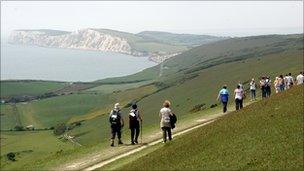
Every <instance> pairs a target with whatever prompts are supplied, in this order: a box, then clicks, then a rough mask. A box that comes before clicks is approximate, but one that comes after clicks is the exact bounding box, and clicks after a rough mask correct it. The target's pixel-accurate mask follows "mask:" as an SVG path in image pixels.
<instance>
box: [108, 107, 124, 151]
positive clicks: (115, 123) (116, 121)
mask: <svg viewBox="0 0 304 171" xmlns="http://www.w3.org/2000/svg"><path fill="white" fill-rule="evenodd" d="M109 122H110V124H111V133H112V137H111V146H112V147H113V146H114V139H115V136H116V134H117V138H118V144H123V143H122V141H121V129H122V127H123V126H124V120H123V118H122V114H121V111H120V109H119V103H116V104H115V106H114V109H113V110H112V111H111V113H110V116H109Z"/></svg>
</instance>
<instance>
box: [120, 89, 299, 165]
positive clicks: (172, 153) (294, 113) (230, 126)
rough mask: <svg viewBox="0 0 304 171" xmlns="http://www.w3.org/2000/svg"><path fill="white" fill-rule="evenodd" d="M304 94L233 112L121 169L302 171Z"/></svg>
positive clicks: (294, 92)
mask: <svg viewBox="0 0 304 171" xmlns="http://www.w3.org/2000/svg"><path fill="white" fill-rule="evenodd" d="M303 90H304V89H303V87H296V88H294V89H291V90H290V91H287V92H284V93H281V94H278V95H276V96H273V97H271V98H270V99H267V100H263V101H260V102H258V103H255V104H253V105H250V106H248V107H246V108H244V109H243V110H241V111H237V112H233V113H231V114H229V115H227V116H225V117H223V118H222V119H220V120H218V121H217V122H214V123H212V124H210V125H207V126H205V127H202V128H199V129H197V130H194V131H192V132H190V133H188V134H186V135H183V136H181V137H178V138H176V139H174V141H173V142H172V143H169V144H165V145H162V146H161V147H160V148H159V149H157V150H155V151H154V152H152V153H150V154H147V155H145V156H143V157H141V158H138V159H137V160H136V161H133V162H130V163H128V164H127V165H124V166H122V167H121V169H123V170H138V169H140V170H160V169H161V170H176V169H177V170H180V169H186V170H190V169H196V170H197V169H198V170H222V169H225V170H226V169H233V170H235V169H237V170H238V169H241V170H243V169H254V170H255V169H258V170H259V169H275V170H276V169H279V170H281V169H283V170H286V169H287V170H294V169H296V170H297V169H303V167H304V165H303V150H304V148H303V140H304V139H303V133H304V130H303V121H304V120H303V112H304V111H303V103H304V101H303V96H304V94H303ZM118 163H119V162H118Z"/></svg>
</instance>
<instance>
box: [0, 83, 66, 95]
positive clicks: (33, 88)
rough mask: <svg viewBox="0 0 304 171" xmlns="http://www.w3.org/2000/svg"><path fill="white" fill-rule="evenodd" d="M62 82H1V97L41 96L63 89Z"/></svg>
mask: <svg viewBox="0 0 304 171" xmlns="http://www.w3.org/2000/svg"><path fill="white" fill-rule="evenodd" d="M65 85H66V84H65V83H62V82H49V81H1V86H0V87H1V97H7V96H16V95H40V94H43V93H47V92H50V91H54V90H58V89H60V88H63V87H64V86H65Z"/></svg>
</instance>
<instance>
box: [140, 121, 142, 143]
mask: <svg viewBox="0 0 304 171" xmlns="http://www.w3.org/2000/svg"><path fill="white" fill-rule="evenodd" d="M140 143H141V144H142V120H141V121H140Z"/></svg>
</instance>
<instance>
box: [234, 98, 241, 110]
mask: <svg viewBox="0 0 304 171" xmlns="http://www.w3.org/2000/svg"><path fill="white" fill-rule="evenodd" d="M242 108H243V99H242V100H241V99H235V110H239V109H242Z"/></svg>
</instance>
